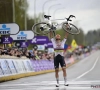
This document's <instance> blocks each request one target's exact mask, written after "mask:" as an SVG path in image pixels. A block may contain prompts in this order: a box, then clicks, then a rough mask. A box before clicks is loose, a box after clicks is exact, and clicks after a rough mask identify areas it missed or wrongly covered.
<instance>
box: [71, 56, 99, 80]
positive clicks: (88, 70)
mask: <svg viewBox="0 0 100 90" xmlns="http://www.w3.org/2000/svg"><path fill="white" fill-rule="evenodd" d="M98 60H99V57H97V59H96V61H95V63H94V65H93V66H92V68H91V69H89V70H88V71H86V72H85V73H83V74H81V75H80V76H78V77H77V78H75V79H73V80H72V81H75V80H77V79H80V78H81V77H83V76H84V75H86V74H87V73H89V72H90V71H92V70H93V69H94V68H95V66H96V64H97V61H98Z"/></svg>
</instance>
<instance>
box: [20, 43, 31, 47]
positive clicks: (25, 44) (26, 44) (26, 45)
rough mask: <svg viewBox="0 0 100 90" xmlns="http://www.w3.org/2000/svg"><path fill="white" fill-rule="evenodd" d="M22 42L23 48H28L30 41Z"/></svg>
mask: <svg viewBox="0 0 100 90" xmlns="http://www.w3.org/2000/svg"><path fill="white" fill-rule="evenodd" d="M20 44H21V45H20V47H21V48H27V47H28V45H29V43H28V42H21V43H20Z"/></svg>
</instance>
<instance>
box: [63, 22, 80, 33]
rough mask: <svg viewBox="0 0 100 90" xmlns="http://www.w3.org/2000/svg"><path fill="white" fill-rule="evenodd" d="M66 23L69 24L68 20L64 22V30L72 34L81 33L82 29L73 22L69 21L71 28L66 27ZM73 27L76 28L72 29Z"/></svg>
mask: <svg viewBox="0 0 100 90" xmlns="http://www.w3.org/2000/svg"><path fill="white" fill-rule="evenodd" d="M65 24H67V25H68V23H67V22H64V23H63V24H62V28H63V30H65V31H66V32H68V33H70V34H72V35H74V34H79V33H80V30H79V29H78V28H77V27H76V26H75V25H73V24H72V23H69V27H70V29H68V28H66V27H65ZM72 28H74V29H72ZM74 31H76V32H74Z"/></svg>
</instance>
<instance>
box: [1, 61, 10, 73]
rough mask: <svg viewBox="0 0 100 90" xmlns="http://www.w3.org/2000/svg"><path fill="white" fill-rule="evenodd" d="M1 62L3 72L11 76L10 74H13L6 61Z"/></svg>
mask: <svg viewBox="0 0 100 90" xmlns="http://www.w3.org/2000/svg"><path fill="white" fill-rule="evenodd" d="M0 62H1V68H2V70H3V73H4V75H9V74H11V72H10V71H9V69H8V67H7V63H6V61H5V60H3V59H2V60H0Z"/></svg>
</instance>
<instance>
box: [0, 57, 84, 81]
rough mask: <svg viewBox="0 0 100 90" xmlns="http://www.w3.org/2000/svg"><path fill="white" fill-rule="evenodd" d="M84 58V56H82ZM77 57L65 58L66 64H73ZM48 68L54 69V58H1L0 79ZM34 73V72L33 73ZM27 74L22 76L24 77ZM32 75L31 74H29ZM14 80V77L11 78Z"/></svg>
mask: <svg viewBox="0 0 100 90" xmlns="http://www.w3.org/2000/svg"><path fill="white" fill-rule="evenodd" d="M81 57H82V58H83V56H81ZM75 60H77V58H76V57H73V56H72V57H71V58H68V59H65V61H66V65H68V64H72V63H74V62H75ZM47 70H54V63H53V60H29V59H0V79H2V77H3V78H4V79H2V80H0V81H5V77H8V78H9V76H12V75H13V76H14V75H19V74H27V73H35V72H41V71H47ZM33 75H34V74H33ZM24 76H25V75H23V76H21V77H24ZM28 76H30V75H28ZM14 79H16V78H15V77H14ZM11 80H12V79H11Z"/></svg>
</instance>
